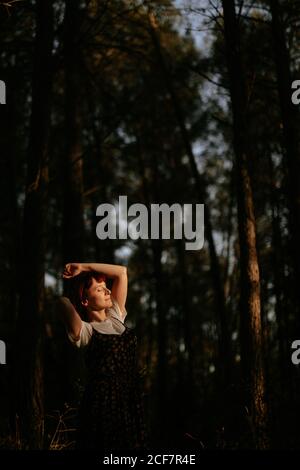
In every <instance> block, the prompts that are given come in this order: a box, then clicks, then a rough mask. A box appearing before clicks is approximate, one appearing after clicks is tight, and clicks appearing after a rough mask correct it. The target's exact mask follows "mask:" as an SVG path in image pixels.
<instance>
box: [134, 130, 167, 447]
mask: <svg viewBox="0 0 300 470" xmlns="http://www.w3.org/2000/svg"><path fill="white" fill-rule="evenodd" d="M141 142H142V139H139V137H137V143H138V147H139V169H140V173H141V178H142V182H143V192H144V197H145V201H146V205H147V207H148V209H149V210H150V204H151V199H152V198H154V200H155V203H159V200H158V193H159V191H158V187H159V174H158V161H157V155H156V150H155V149H154V151H153V158H152V159H151V164H152V166H151V187H152V188H153V194H150V190H149V185H148V181H147V178H146V171H145V164H144V160H143V153H142V152H143V148H142V146H141ZM150 243H151V249H152V259H153V276H154V279H155V301H156V312H157V320H158V328H157V332H158V364H157V400H158V401H157V416H158V418H159V422H160V423H163V425H161V426H159V427H158V432H157V435H156V436H155V438H156V439H157V441H156V443H157V445H160V446H163V445H164V444H165V443H166V438H167V436H166V426H165V423H166V417H167V414H166V405H167V399H166V397H167V377H166V374H167V331H166V328H167V322H166V314H165V308H164V301H163V271H162V263H161V255H162V241H161V240H160V239H159V240H150ZM156 424H157V423H156Z"/></svg>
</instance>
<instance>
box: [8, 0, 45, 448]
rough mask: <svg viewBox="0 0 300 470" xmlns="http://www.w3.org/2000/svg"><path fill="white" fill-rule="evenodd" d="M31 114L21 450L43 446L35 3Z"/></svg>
mask: <svg viewBox="0 0 300 470" xmlns="http://www.w3.org/2000/svg"><path fill="white" fill-rule="evenodd" d="M36 15H37V16H36V18H37V26H36V39H35V57H34V71H33V87H32V114H31V124H30V140H29V152H28V164H27V165H28V166H27V186H26V199H25V207H24V226H23V240H22V242H23V247H22V269H21V273H22V275H21V278H20V285H21V287H20V305H19V314H18V319H17V345H18V352H17V359H18V366H19V367H18V377H17V390H18V398H17V413H18V416H19V420H20V432H21V443H22V447H23V448H30V449H34V448H36V449H40V448H42V445H43V423H44V409H43V406H44V403H43V361H42V357H43V351H42V344H43V318H42V313H43V300H44V256H45V241H46V237H45V233H46V232H45V221H46V212H45V208H46V201H45V197H46V189H47V182H48V174H47V143H48V134H49V126H50V99H51V88H52V62H51V53H52V41H53V11H52V2H51V1H50V0H37V3H36Z"/></svg>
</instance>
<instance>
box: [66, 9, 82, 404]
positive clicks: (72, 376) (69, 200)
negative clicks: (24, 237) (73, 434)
mask: <svg viewBox="0 0 300 470" xmlns="http://www.w3.org/2000/svg"><path fill="white" fill-rule="evenodd" d="M82 14H84V13H83V12H80V8H79V4H78V2H72V1H67V0H66V2H65V17H64V63H65V130H66V132H65V141H66V147H65V148H66V151H65V154H64V155H63V157H62V158H63V161H62V168H63V172H62V177H63V181H62V184H63V233H62V249H63V263H64V264H65V263H70V262H82V261H84V255H85V252H84V219H83V170H82V167H83V164H82V146H81V106H80V103H81V101H80V99H79V97H80V95H81V81H80V71H79V57H80V52H81V51H80V44H79V32H80V21H81V15H82ZM64 285H65V286H67V285H68V283H67V281H65V283H64ZM64 357H65V363H66V373H65V377H64V378H65V382H64V384H63V386H64V396H65V401H66V402H68V403H69V404H70V405H71V406H76V405H77V404H78V402H79V399H80V390H79V388H78V386H77V382H78V378H79V377H80V378H82V377H81V375H82V370H83V369H82V368H83V363H82V359H81V356H80V355H79V354H78V351H77V350H76V349H74V347H73V346H72V345H71V344H70V343H69V342H68V340H67V339H66V342H65V343H64Z"/></svg>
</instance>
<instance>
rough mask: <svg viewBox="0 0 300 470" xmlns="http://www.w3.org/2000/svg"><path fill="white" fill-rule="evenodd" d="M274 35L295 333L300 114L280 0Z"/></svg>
mask: <svg viewBox="0 0 300 470" xmlns="http://www.w3.org/2000/svg"><path fill="white" fill-rule="evenodd" d="M270 6H271V14H272V35H273V44H274V47H273V50H274V59H275V64H276V71H277V84H278V93H279V100H280V108H281V118H282V130H283V142H284V149H285V153H284V155H285V165H286V169H287V172H286V190H287V196H288V205H289V228H290V239H291V244H290V248H291V253H290V256H291V262H292V265H293V271H294V272H293V287H294V289H293V290H294V307H295V329H294V331H295V337H298V336H299V334H300V289H299V281H300V152H299V141H298V133H299V129H298V128H299V114H298V112H297V111H296V106H295V105H293V103H292V101H291V85H292V78H291V71H290V58H289V51H288V49H287V45H286V39H285V31H284V26H283V23H282V17H281V11H280V6H279V2H278V0H271V4H270Z"/></svg>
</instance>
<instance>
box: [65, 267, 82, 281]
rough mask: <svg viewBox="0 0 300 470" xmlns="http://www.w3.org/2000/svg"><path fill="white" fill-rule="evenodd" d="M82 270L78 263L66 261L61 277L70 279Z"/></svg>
mask: <svg viewBox="0 0 300 470" xmlns="http://www.w3.org/2000/svg"><path fill="white" fill-rule="evenodd" d="M82 271H83V267H82V265H81V264H80V263H68V264H66V265H65V269H64V272H63V278H64V279H70V278H71V277H74V276H78V274H80V273H81V272H82Z"/></svg>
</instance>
